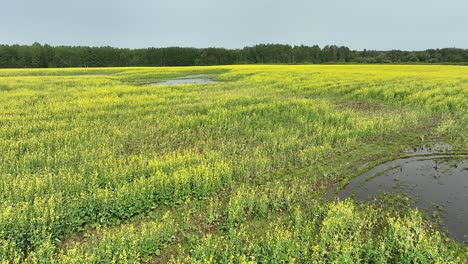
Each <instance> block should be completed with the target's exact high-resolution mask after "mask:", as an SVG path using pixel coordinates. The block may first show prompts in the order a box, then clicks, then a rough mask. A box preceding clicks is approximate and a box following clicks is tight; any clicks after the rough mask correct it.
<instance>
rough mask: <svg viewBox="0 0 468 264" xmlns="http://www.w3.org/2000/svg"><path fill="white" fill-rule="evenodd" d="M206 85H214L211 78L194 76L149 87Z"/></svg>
mask: <svg viewBox="0 0 468 264" xmlns="http://www.w3.org/2000/svg"><path fill="white" fill-rule="evenodd" d="M207 83H215V81H213V80H212V79H211V76H207V75H194V76H186V77H183V78H177V79H172V80H165V81H161V82H157V83H152V84H150V85H173V84H207Z"/></svg>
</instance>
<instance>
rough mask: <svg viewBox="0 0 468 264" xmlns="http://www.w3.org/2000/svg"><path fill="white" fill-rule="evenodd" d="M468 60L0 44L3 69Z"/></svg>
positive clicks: (445, 55) (277, 47) (411, 54)
mask: <svg viewBox="0 0 468 264" xmlns="http://www.w3.org/2000/svg"><path fill="white" fill-rule="evenodd" d="M344 63H350V64H356V63H359V64H361V63H362V64H374V63H378V64H467V63H468V49H457V48H444V49H428V50H424V51H401V50H390V51H378V50H362V51H357V50H351V49H350V48H348V47H345V46H336V45H327V46H324V47H322V48H321V47H319V46H318V45H314V46H304V45H300V46H291V45H283V44H259V45H255V46H251V47H244V48H242V49H225V48H187V47H167V48H144V49H127V48H114V47H110V46H105V47H86V46H51V45H48V44H40V43H34V44H32V45H0V68H63V67H118V66H198V65H230V64H344Z"/></svg>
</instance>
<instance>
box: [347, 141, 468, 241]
mask: <svg viewBox="0 0 468 264" xmlns="http://www.w3.org/2000/svg"><path fill="white" fill-rule="evenodd" d="M450 150H451V148H450V147H449V146H447V145H445V144H437V145H433V146H430V147H429V146H422V147H419V148H415V149H413V150H411V151H410V153H411V154H413V155H412V156H410V157H408V158H402V159H397V160H393V161H390V162H387V163H384V164H381V165H379V166H377V167H375V168H373V169H371V170H369V171H368V172H366V173H364V174H362V175H360V176H358V177H356V178H353V179H352V180H351V181H350V182H349V183H348V185H346V186H345V187H344V188H343V189H342V190H340V191H339V192H338V196H339V198H340V199H345V198H347V197H354V198H355V199H356V200H361V201H366V200H371V199H373V198H374V197H376V196H377V195H379V194H381V193H399V194H403V195H406V196H408V197H409V198H411V199H412V200H413V202H414V205H415V207H417V208H418V209H420V210H426V211H427V212H428V213H429V214H430V215H436V216H439V218H440V221H441V224H442V228H443V229H446V230H447V231H448V235H449V236H450V237H451V238H452V239H454V240H457V241H460V242H465V243H467V242H468V206H467V204H468V159H467V155H450V154H445V153H444V152H446V151H450Z"/></svg>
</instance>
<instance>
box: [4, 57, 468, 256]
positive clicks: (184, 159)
mask: <svg viewBox="0 0 468 264" xmlns="http://www.w3.org/2000/svg"><path fill="white" fill-rule="evenodd" d="M467 73H468V68H466V67H461V66H401V65H400V66H396V65H395V66H393V65H388V66H365V65H359V66H356V65H333V66H326V65H320V66H269V65H262V66H217V67H181V68H177V67H174V68H106V69H48V70H0V76H1V77H0V138H1V139H2V140H1V141H0V151H1V153H2V155H1V156H0V165H1V167H0V209H1V210H0V260H1V261H3V262H5V263H15V262H16V263H21V262H29V263H54V262H57V263H83V262H86V263H107V262H109V263H111V262H116V263H135V262H136V263H139V262H154V263H158V262H161V263H164V262H190V263H196V262H202V263H205V262H213V263H218V262H235V263H247V262H268V263H280V262H300V263H303V262H353V263H354V262H378V263H380V262H403V263H405V262H408V263H409V262H421V263H426V262H440V263H442V262H443V263H447V262H453V263H464V262H466V260H467V259H466V252H467V248H466V246H463V245H461V244H459V243H456V242H454V241H451V240H450V239H448V238H447V237H446V236H445V234H443V233H440V232H438V231H437V230H435V229H434V228H433V227H431V223H430V221H429V220H428V219H425V218H423V217H421V214H420V213H419V212H417V211H415V210H412V209H410V208H409V207H408V206H398V208H397V209H392V203H391V202H387V203H385V204H375V203H364V204H358V203H356V202H353V201H351V200H347V201H325V200H324V198H323V197H324V195H325V193H326V192H327V190H329V188H331V187H332V186H333V185H335V184H341V185H342V184H345V183H346V181H347V180H348V179H350V178H352V177H354V176H356V175H358V174H359V173H361V172H363V171H365V170H366V169H368V168H370V167H372V166H375V165H376V164H379V163H382V162H385V161H387V160H390V159H394V158H397V157H400V156H401V155H403V154H402V153H403V152H404V150H406V149H408V148H410V147H414V146H418V145H421V144H430V143H436V142H444V143H448V144H451V145H453V146H454V151H455V152H456V151H460V152H462V151H463V150H464V149H466V148H467V147H468V140H467V131H468V115H467V112H466V111H467V110H466V109H468V77H467V76H468V75H467ZM197 74H217V75H216V77H215V79H216V80H217V81H218V82H216V83H213V84H206V85H173V86H170V85H164V86H147V85H144V84H147V83H155V82H158V81H160V80H164V79H170V78H177V77H183V76H189V75H197ZM397 204H399V203H397Z"/></svg>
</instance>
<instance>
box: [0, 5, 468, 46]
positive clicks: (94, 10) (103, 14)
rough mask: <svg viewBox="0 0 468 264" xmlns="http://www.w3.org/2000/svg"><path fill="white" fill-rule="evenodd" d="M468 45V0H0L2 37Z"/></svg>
mask: <svg viewBox="0 0 468 264" xmlns="http://www.w3.org/2000/svg"><path fill="white" fill-rule="evenodd" d="M33 42H40V43H43V44H45V43H47V44H51V45H73V46H77V45H86V46H113V47H122V48H145V47H168V46H184V47H224V48H242V47H244V46H251V45H255V44H259V43H282V44H290V45H300V44H304V45H315V44H317V45H320V46H324V45H327V44H335V45H340V46H341V45H344V46H348V47H350V48H352V49H357V50H362V49H377V50H390V49H402V50H423V49H428V48H446V47H457V48H468V0H321V1H317V0H166V1H163V0H127V1H123V0H80V1H77V0H0V43H2V44H32V43H33Z"/></svg>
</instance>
